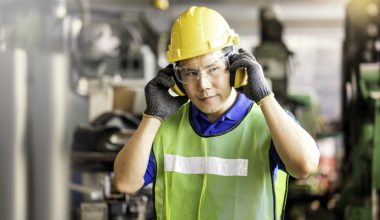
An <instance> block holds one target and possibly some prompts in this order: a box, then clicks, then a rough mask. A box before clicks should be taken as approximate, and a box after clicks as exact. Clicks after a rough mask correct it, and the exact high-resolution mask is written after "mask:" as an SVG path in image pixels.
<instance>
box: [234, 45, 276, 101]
mask: <svg viewBox="0 0 380 220" xmlns="http://www.w3.org/2000/svg"><path fill="white" fill-rule="evenodd" d="M230 62H231V65H230V71H231V72H236V70H237V69H239V68H240V67H245V68H246V69H247V73H248V82H247V85H246V86H245V88H244V94H246V95H247V97H248V98H250V99H252V100H253V101H255V102H256V103H259V102H260V100H262V99H263V98H265V97H266V96H268V95H270V94H272V91H270V89H269V88H268V86H267V84H266V81H265V77H264V73H263V69H262V68H261V65H260V64H259V63H258V62H257V61H256V59H255V57H254V56H253V55H252V54H250V53H248V52H246V51H245V50H244V49H239V51H238V53H236V54H233V55H232V57H231V59H230Z"/></svg>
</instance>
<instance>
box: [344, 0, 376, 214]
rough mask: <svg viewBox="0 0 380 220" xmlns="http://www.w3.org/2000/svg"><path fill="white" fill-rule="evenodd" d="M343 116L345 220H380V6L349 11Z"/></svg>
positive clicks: (369, 1)
mask: <svg viewBox="0 0 380 220" xmlns="http://www.w3.org/2000/svg"><path fill="white" fill-rule="evenodd" d="M345 31H346V39H345V41H344V47H343V49H344V51H343V75H342V81H343V83H342V95H343V97H342V101H343V103H342V107H343V108H342V110H343V120H342V122H343V132H344V136H345V148H346V163H345V166H344V167H343V170H342V173H343V180H342V191H341V195H340V199H339V201H338V203H337V206H338V208H339V209H340V210H341V214H342V218H344V219H349V220H350V219H352V220H354V219H372V220H378V219H380V207H379V199H380V197H379V190H380V1H379V0H353V1H351V2H350V3H349V4H348V5H347V13H346V27H345Z"/></svg>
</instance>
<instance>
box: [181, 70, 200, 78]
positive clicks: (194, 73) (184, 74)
mask: <svg viewBox="0 0 380 220" xmlns="http://www.w3.org/2000/svg"><path fill="white" fill-rule="evenodd" d="M182 75H183V76H185V77H187V76H196V75H198V73H197V72H194V71H186V72H183V73H182Z"/></svg>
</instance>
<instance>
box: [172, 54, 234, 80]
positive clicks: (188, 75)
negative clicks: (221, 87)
mask: <svg viewBox="0 0 380 220" xmlns="http://www.w3.org/2000/svg"><path fill="white" fill-rule="evenodd" d="M226 69H227V61H226V60H225V59H219V60H218V61H216V62H215V63H213V64H212V65H211V66H209V67H208V68H207V69H205V71H204V73H205V74H206V75H207V76H208V77H209V78H217V77H219V76H221V75H223V74H224V73H225V71H226ZM177 72H178V76H179V78H180V79H179V80H180V81H181V82H182V83H184V84H190V83H192V82H194V81H196V80H198V75H199V74H200V73H199V71H197V70H193V69H188V68H183V67H179V68H178V69H177Z"/></svg>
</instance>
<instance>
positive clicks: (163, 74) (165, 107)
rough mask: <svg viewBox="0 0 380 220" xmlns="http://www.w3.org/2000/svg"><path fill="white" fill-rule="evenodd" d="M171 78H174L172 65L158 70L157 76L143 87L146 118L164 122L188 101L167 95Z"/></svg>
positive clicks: (180, 97) (184, 98)
mask: <svg viewBox="0 0 380 220" xmlns="http://www.w3.org/2000/svg"><path fill="white" fill-rule="evenodd" d="M171 76H174V69H173V65H172V64H170V65H168V66H167V67H165V68H164V69H162V70H160V71H159V72H158V74H157V76H156V77H154V78H153V79H152V80H151V81H150V82H149V83H148V84H147V85H146V86H145V100H146V105H147V107H146V109H145V111H144V114H145V115H147V116H148V117H149V116H151V117H155V118H159V119H160V120H165V119H166V118H167V117H168V116H169V115H170V114H172V113H173V112H175V111H176V110H177V109H178V108H179V107H180V106H181V105H182V104H184V103H185V102H186V101H187V100H188V98H187V96H178V97H173V96H171V95H170V94H169V92H168V89H169V88H170V87H172V86H173V85H174V82H173V80H172V79H171V78H170V77H171Z"/></svg>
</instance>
